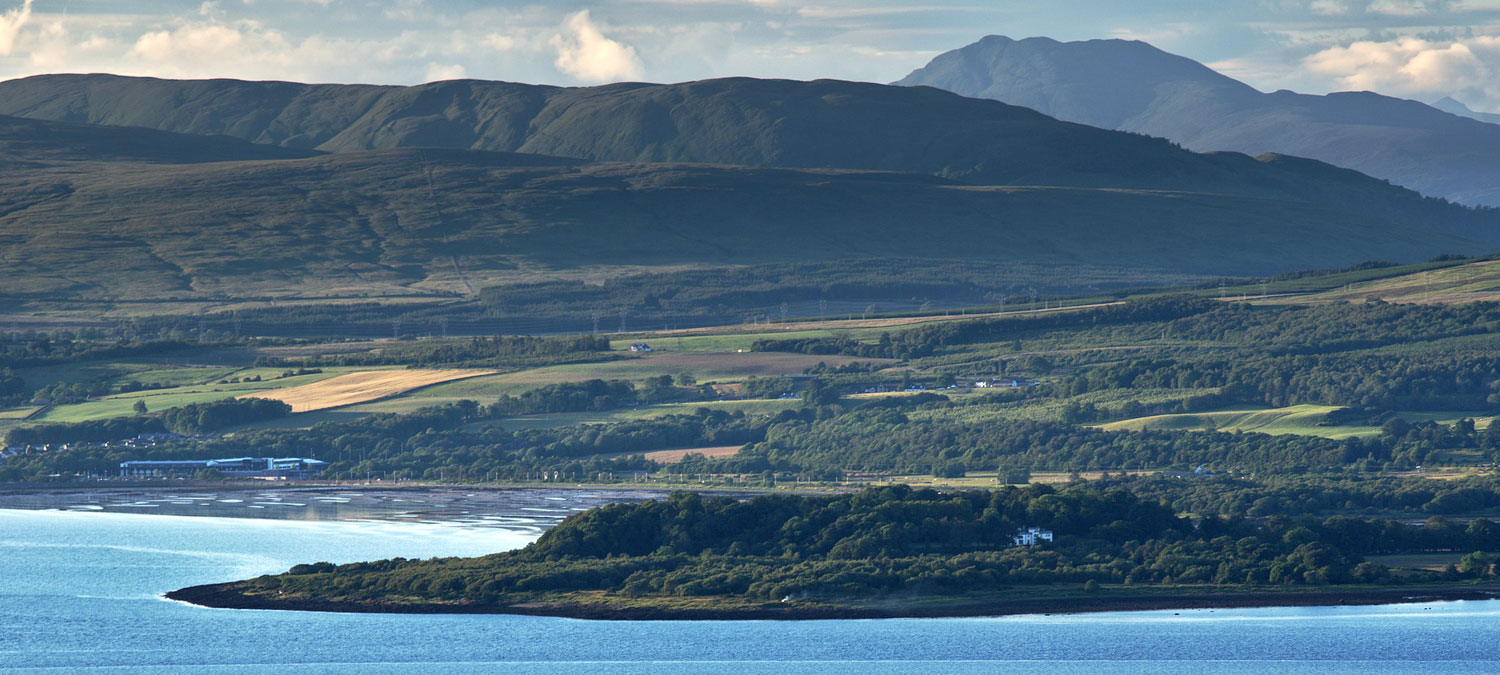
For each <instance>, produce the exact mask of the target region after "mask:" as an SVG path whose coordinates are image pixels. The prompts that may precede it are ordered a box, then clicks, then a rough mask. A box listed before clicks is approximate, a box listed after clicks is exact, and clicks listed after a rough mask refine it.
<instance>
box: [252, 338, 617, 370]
mask: <svg viewBox="0 0 1500 675" xmlns="http://www.w3.org/2000/svg"><path fill="white" fill-rule="evenodd" d="M608 351H609V340H608V339H607V338H603V337H598V336H593V335H571V336H563V337H529V336H507V335H496V336H491V337H473V338H456V339H443V340H420V341H413V342H398V343H395V344H392V345H386V346H382V347H381V348H380V349H378V350H370V351H364V352H356V353H346V354H323V355H317V356H307V357H297V358H286V357H280V358H276V357H260V358H259V359H257V360H256V365H257V366H264V367H271V368H282V367H287V366H311V365H316V366H375V365H405V366H412V367H432V366H446V367H453V366H527V367H537V366H542V365H549V364H558V363H573V362H578V361H592V360H600V359H601V358H604V356H603V354H602V352H608Z"/></svg>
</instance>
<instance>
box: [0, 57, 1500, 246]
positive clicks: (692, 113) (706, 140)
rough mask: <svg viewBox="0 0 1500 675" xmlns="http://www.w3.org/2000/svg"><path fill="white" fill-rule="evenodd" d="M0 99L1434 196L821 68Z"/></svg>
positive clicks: (1406, 199)
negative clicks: (822, 76)
mask: <svg viewBox="0 0 1500 675" xmlns="http://www.w3.org/2000/svg"><path fill="white" fill-rule="evenodd" d="M0 114H13V115H20V116H25V117H32V118H39V119H52V120H61V121H70V122H86V123H92V124H106V125H120V126H135V127H148V128H154V129H160V130H165V131H174V132H180V133H190V134H224V135H231V136H235V137H237V138H241V139H244V140H249V141H252V142H256V143H264V144H274V145H282V146H286V147H292V148H304V149H319V150H325V151H331V152H351V151H362V150H375V149H389V148H399V147H443V148H456V149H472V150H488V151H504V152H523V153H531V154H542V155H556V156H566V157H577V158H582V159H591V160H598V161H622V162H696V163H713V164H734V165H741V166H757V167H767V166H778V167H795V168H839V169H873V170H881V171H901V172H914V173H927V174H934V175H939V176H943V177H946V178H950V179H954V180H959V181H962V182H967V183H972V184H983V185H1054V186H1079V187H1115V188H1135V189H1165V190H1186V191H1195V192H1212V193H1218V194H1236V195H1243V196H1257V197H1268V198H1277V199H1287V198H1291V199H1301V200H1312V201H1317V202H1319V203H1324V204H1338V205H1340V206H1341V207H1343V208H1358V209H1362V210H1368V211H1372V212H1375V211H1378V212H1385V213H1390V214H1392V215H1395V214H1400V215H1402V216H1404V217H1408V218H1417V219H1425V218H1426V217H1429V216H1431V210H1432V209H1434V208H1436V205H1428V204H1423V203H1422V199H1421V197H1420V196H1419V195H1417V194H1416V193H1414V192H1410V191H1407V190H1401V189H1396V188H1392V187H1391V186H1390V185H1388V184H1385V183H1384V182H1382V181H1376V180H1372V179H1369V178H1368V177H1365V176H1362V175H1360V174H1358V173H1355V172H1352V171H1346V170H1341V169H1334V168H1333V167H1330V166H1328V165H1323V164H1320V163H1317V162H1309V161H1285V160H1283V159H1281V158H1279V157H1278V156H1274V155H1270V156H1265V157H1262V158H1259V159H1254V158H1251V157H1248V156H1245V155H1240V154H1234V153H1216V154H1196V153H1192V152H1188V151H1186V150H1183V149H1181V148H1179V147H1177V146H1175V145H1173V144H1171V143H1169V142H1167V141H1165V140H1162V139H1158V138H1151V137H1148V136H1143V135H1139V134H1131V133H1123V132H1116V131H1106V130H1102V129H1097V128H1094V127H1089V126H1084V125H1080V124H1072V123H1067V122H1059V121H1057V120H1055V119H1052V118H1050V117H1047V116H1045V115H1042V114H1039V113H1037V112H1035V111H1032V110H1029V109H1026V108H1020V107H1016V106H1010V105H1006V104H1004V103H1000V102H998V101H991V100H979V99H971V98H965V97H962V96H959V95H956V94H952V93H949V92H945V91H940V90H937V89H932V88H927V87H892V86H886V85H878V84H869V83H857V82H843V81H835V80H817V81H813V82H799V81H790V80H757V79H750V78H729V79H720V80H705V81H700V82H686V83H680V84H666V85H661V84H639V83H625V84H611V85H605V86H599V87H584V88H559V87H548V86H538V85H526V84H515V83H508V82H486V81H475V80H461V81H450V82H436V83H431V84H425V85H420V86H414V87H384V86H368V85H303V84H294V83H286V82H243V81H236V80H207V81H174V80H157V79H150V78H127V77H118V76H111V75H47V76H38V77H31V78H25V79H20V80H12V81H8V82H3V83H0ZM1423 213H1425V214H1426V216H1423V215H1419V214H1423ZM1441 220H1442V222H1433V221H1430V220H1429V221H1428V222H1427V225H1428V226H1429V227H1434V228H1435V229H1438V230H1439V231H1442V232H1447V233H1460V234H1465V235H1467V236H1475V235H1476V233H1478V234H1479V235H1480V236H1481V237H1488V240H1489V241H1491V242H1492V243H1500V235H1496V234H1495V232H1494V230H1495V228H1494V226H1493V223H1492V222H1491V220H1492V219H1477V220H1476V219H1474V218H1473V217H1472V214H1467V213H1465V212H1461V211H1457V210H1454V211H1450V212H1446V215H1445V216H1444V217H1443V218H1442V219H1441Z"/></svg>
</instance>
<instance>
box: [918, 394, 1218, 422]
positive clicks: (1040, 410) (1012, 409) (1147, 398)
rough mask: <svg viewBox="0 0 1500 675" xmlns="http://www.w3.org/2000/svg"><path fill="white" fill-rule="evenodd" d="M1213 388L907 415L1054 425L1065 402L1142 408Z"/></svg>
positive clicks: (1046, 400)
mask: <svg viewBox="0 0 1500 675" xmlns="http://www.w3.org/2000/svg"><path fill="white" fill-rule="evenodd" d="M983 391H984V390H977V389H976V390H962V389H960V390H954V391H953V392H944V393H945V394H946V395H948V396H949V397H950V398H953V399H954V400H960V401H961V400H963V399H964V398H965V397H968V396H982V395H983V393H982V392H983ZM1216 391H1217V390H1215V389H1122V390H1106V391H1097V392H1089V393H1087V394H1082V395H1079V396H1072V397H1069V398H1041V399H1029V400H1024V401H1016V402H1013V403H997V404H994V405H972V406H962V407H954V408H941V409H936V410H917V411H913V412H910V413H907V417H908V418H910V419H912V420H933V421H943V422H962V423H966V424H975V423H984V422H1000V421H1016V420H1029V421H1035V422H1056V421H1059V420H1061V419H1062V413H1063V408H1064V407H1066V406H1067V405H1068V404H1069V403H1077V404H1079V405H1084V404H1093V405H1095V406H1099V407H1112V406H1119V405H1122V404H1124V403H1126V402H1128V401H1135V402H1137V403H1140V404H1142V405H1157V404H1162V403H1175V402H1177V401H1181V400H1183V399H1187V398H1191V397H1194V396H1203V395H1207V394H1213V393H1216Z"/></svg>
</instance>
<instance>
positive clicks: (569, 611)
mask: <svg viewBox="0 0 1500 675" xmlns="http://www.w3.org/2000/svg"><path fill="white" fill-rule="evenodd" d="M242 583H243V582H231V583H223V584H206V585H201V586H191V587H188V588H183V589H179V590H175V591H171V592H169V593H167V594H166V595H165V596H164V597H166V598H167V599H168V600H174V601H177V602H185V603H188V604H192V605H198V606H200V607H209V608H215V609H251V610H278V611H302V612H338V613H355V614H508V615H519V616H544V617H557V618H567V619H586V620H595V621H763V620H780V621H818V620H836V619H925V618H965V617H989V616H1015V615H1053V614H1092V613H1103V612H1141V611H1156V610H1161V611H1167V610H1184V611H1187V610H1205V609H1207V610H1213V609H1244V608H1258V607H1338V606H1351V607H1352V606H1369V605H1399V604H1421V603H1426V602H1452V601H1460V600H1497V599H1500V584H1497V583H1487V584H1482V585H1480V584H1475V585H1442V586H1430V585H1429V586H1402V587H1393V588H1338V589H1320V590H1306V589H1295V590H1273V589H1265V590H1254V591H1230V592H1225V591H1221V590H1211V591H1208V592H1203V593H1198V592H1175V591H1168V592H1160V591H1159V592H1149V591H1147V592H1134V591H1125V592H1124V593H1123V594H1121V593H1120V591H1119V589H1106V590H1104V591H1103V592H1102V593H1099V594H1096V595H1059V596H1052V597H1045V596H1044V597H1025V596H1023V597H1017V598H998V597H992V598H986V599H970V600H958V601H953V602H947V603H934V602H930V601H929V602H923V601H920V600H917V601H913V602H910V603H904V604H902V603H891V604H883V605H836V604H801V603H776V602H765V603H744V604H739V603H730V604H725V605H724V606H718V607H714V606H707V605H698V606H667V605H662V606H652V605H643V604H622V603H611V602H609V601H606V600H596V601H586V600H585V601H553V602H523V603H515V604H511V605H505V606H494V605H468V604H452V603H404V602H374V603H355V602H336V601H328V600H318V599H312V598H295V597H294V598H281V597H269V596H263V595H250V594H246V593H244V592H243V591H242V590H240V589H241V584H242ZM1182 590H1184V591H1192V590H1193V589H1182Z"/></svg>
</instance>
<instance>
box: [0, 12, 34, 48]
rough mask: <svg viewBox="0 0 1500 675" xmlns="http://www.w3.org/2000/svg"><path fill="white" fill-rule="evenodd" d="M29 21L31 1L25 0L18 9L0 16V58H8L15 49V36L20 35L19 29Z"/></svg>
mask: <svg viewBox="0 0 1500 675" xmlns="http://www.w3.org/2000/svg"><path fill="white" fill-rule="evenodd" d="M30 20H31V0H26V2H25V3H24V4H22V5H21V6H20V7H17V8H15V9H12V10H10V11H8V12H6V13H4V14H0V56H10V53H11V52H12V51H13V50H15V48H16V36H18V35H20V34H21V29H22V28H24V27H25V26H26V22H28V21H30Z"/></svg>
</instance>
